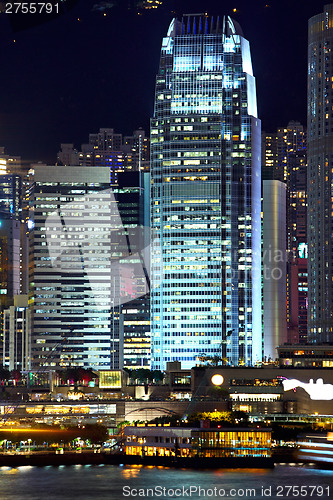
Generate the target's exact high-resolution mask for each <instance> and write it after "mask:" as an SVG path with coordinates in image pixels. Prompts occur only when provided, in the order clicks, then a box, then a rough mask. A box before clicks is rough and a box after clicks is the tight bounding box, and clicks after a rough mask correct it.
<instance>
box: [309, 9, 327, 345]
mask: <svg viewBox="0 0 333 500" xmlns="http://www.w3.org/2000/svg"><path fill="white" fill-rule="evenodd" d="M332 82H333V4H330V5H325V6H324V11H323V12H322V13H320V14H318V15H316V16H314V17H312V18H311V19H310V20H309V40H308V127H307V128H308V182H307V185H308V231H307V232H308V251H309V254H308V273H309V277H308V280H309V305H308V339H309V341H312V342H315V343H320V342H330V343H332V342H333V238H332V227H333V201H332V200H333V194H332V183H333V112H332V109H333V87H332V85H333V83H332Z"/></svg>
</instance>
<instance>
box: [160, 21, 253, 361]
mask: <svg viewBox="0 0 333 500" xmlns="http://www.w3.org/2000/svg"><path fill="white" fill-rule="evenodd" d="M260 134H261V125H260V120H258V118H257V104H256V90H255V78H254V76H253V72H252V63H251V55H250V45H249V42H248V41H247V40H246V39H245V38H244V37H243V33H242V30H241V28H240V26H239V25H238V24H237V23H236V22H234V21H233V20H231V19H230V18H229V17H228V18H224V19H223V20H220V18H217V19H214V18H208V17H206V16H198V15H188V16H184V18H183V19H182V20H181V21H180V20H177V19H174V20H173V21H172V23H171V25H170V27H169V30H168V34H167V36H166V37H165V38H164V39H163V43H162V50H161V60H160V68H159V72H158V75H157V80H156V94H155V110H154V117H153V119H152V122H151V159H152V203H151V206H152V228H153V242H154V243H153V246H152V249H153V251H152V267H151V272H152V276H151V277H152V281H151V285H152V287H151V331H152V367H153V368H157V369H158V368H160V369H164V368H165V366H166V363H167V362H168V361H174V360H179V361H181V362H182V367H183V368H191V367H192V366H193V365H195V363H196V361H197V358H198V357H200V356H201V355H204V356H212V357H213V356H222V358H223V359H224V362H228V363H232V364H238V363H240V364H243V363H245V364H249V365H251V364H254V363H256V362H257V361H260V360H261V359H262V331H261V279H260V273H261V261H260V258H261V256H260V253H261V242H260V241H261V231H260V227H261V221H260V212H261V207H260V183H261V168H260V141H261V138H260Z"/></svg>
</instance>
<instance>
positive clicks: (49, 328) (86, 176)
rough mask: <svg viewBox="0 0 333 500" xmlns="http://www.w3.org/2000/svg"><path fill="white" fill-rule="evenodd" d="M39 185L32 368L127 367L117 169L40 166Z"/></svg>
mask: <svg viewBox="0 0 333 500" xmlns="http://www.w3.org/2000/svg"><path fill="white" fill-rule="evenodd" d="M33 180H34V182H33V184H32V186H31V192H30V203H31V205H30V206H31V218H33V221H34V228H33V229H32V230H31V234H30V236H31V259H32V261H31V276H30V284H31V289H30V298H31V300H32V301H33V306H32V308H33V317H32V321H33V336H32V346H31V357H32V360H31V364H32V368H38V367H41V366H43V367H44V368H48V367H52V366H54V367H69V366H71V367H75V366H82V367H86V368H88V367H93V368H98V369H109V368H119V365H120V364H121V360H120V359H119V357H120V350H119V338H118V337H117V334H116V332H115V330H114V329H113V328H112V326H113V325H112V323H113V319H114V315H112V313H111V311H112V309H113V308H114V307H115V306H116V299H118V300H119V297H120V292H119V287H120V285H119V277H118V276H117V275H116V273H113V274H112V272H111V270H112V266H111V259H112V258H117V256H118V257H119V255H118V254H117V249H116V248H115V245H116V243H117V241H114V240H113V239H112V238H111V237H110V234H111V233H110V231H111V228H114V229H116V228H119V231H120V230H121V226H120V222H119V220H118V218H117V214H116V212H115V210H114V207H113V205H114V203H113V204H112V197H111V192H110V190H109V189H108V188H109V186H110V172H109V169H108V168H107V167H100V168H98V169H97V168H96V167H82V166H80V167H53V166H39V165H36V166H35V168H34V179H33ZM114 234H115V232H114ZM114 256H115V257H114Z"/></svg>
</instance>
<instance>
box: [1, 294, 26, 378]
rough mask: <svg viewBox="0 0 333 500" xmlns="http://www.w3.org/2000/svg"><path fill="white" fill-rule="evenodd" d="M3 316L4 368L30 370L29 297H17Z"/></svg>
mask: <svg viewBox="0 0 333 500" xmlns="http://www.w3.org/2000/svg"><path fill="white" fill-rule="evenodd" d="M3 314H4V319H3V331H2V366H4V367H5V368H7V369H8V370H18V371H25V370H29V369H30V342H31V311H30V310H29V307H28V295H15V296H14V303H13V305H11V306H10V307H9V308H8V309H6V310H5V311H4V313H3Z"/></svg>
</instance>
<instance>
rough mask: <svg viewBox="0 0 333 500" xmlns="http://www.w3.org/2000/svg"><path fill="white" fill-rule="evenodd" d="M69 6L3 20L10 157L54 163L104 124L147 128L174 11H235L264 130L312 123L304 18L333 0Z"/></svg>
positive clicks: (0, 136) (94, 1) (5, 141)
mask: <svg viewBox="0 0 333 500" xmlns="http://www.w3.org/2000/svg"><path fill="white" fill-rule="evenodd" d="M37 1H38V0H37ZM71 1H72V2H73V5H72V6H71V7H72V8H71V9H68V11H67V12H66V13H65V14H63V15H60V16H58V17H57V18H56V19H53V20H50V21H49V22H42V21H44V19H45V16H44V19H39V20H38V22H39V21H40V22H39V24H38V22H37V18H36V20H35V23H34V24H36V26H32V27H31V26H29V24H30V21H29V19H28V18H26V20H25V19H22V16H21V18H20V19H19V18H16V20H13V19H12V20H13V21H14V22H13V23H12V24H10V22H9V21H10V20H9V17H8V16H7V15H6V14H4V13H1V14H0V146H5V148H6V152H8V153H10V154H13V155H14V154H15V155H21V156H22V157H23V159H24V160H26V161H38V160H42V161H47V162H49V163H54V162H55V160H56V154H57V151H58V150H59V148H60V143H62V142H65V143H66V142H70V143H74V145H75V147H77V148H80V145H81V143H86V142H88V134H89V133H90V132H97V131H98V129H99V128H101V127H110V128H114V129H115V130H116V131H117V132H121V133H123V134H131V133H132V132H133V130H134V129H136V128H138V127H139V126H142V127H144V128H145V129H146V131H147V132H148V130H149V118H150V116H151V115H152V112H153V99H154V86H155V76H156V72H157V69H158V62H159V53H160V47H161V41H162V37H163V36H165V34H166V32H167V29H168V26H169V23H170V21H171V19H172V17H174V15H175V14H176V15H179V16H181V14H183V13H200V12H204V11H207V12H208V14H213V15H216V14H219V15H221V16H223V15H225V14H227V15H231V17H233V18H234V19H236V20H237V21H239V23H240V24H241V26H242V28H243V31H244V35H245V37H246V38H247V39H248V40H249V41H250V44H251V51H252V62H253V67H254V74H255V76H256V79H257V95H258V107H259V117H260V118H261V120H262V128H263V130H266V131H274V130H275V129H276V128H277V127H278V126H283V125H286V124H287V123H288V121H289V120H292V119H294V120H299V121H301V122H302V123H303V124H306V85H307V21H308V19H309V17H311V16H313V15H315V14H318V13H320V12H322V10H323V6H324V5H325V4H326V3H329V2H327V1H321V0H316V1H313V0H311V1H309V0H304V1H301V0H272V1H269V0H267V4H266V3H265V2H264V1H261V0H247V1H246V0H242V1H238V0H234V1H232V2H231V1H229V0H220V1H217V0H164V1H163V6H162V7H160V8H159V9H157V10H154V11H144V12H143V13H142V15H138V14H137V9H136V8H135V3H136V2H135V0H106V1H104V2H103V1H100V0H81V1H80V0H71ZM129 1H131V2H132V9H130V10H129V9H128V8H127V7H128V2H129ZM53 2H55V0H53ZM0 3H1V2H0ZM75 4H76V5H75ZM234 8H236V9H237V12H233V9H234ZM104 14H106V15H104ZM14 40H15V42H14Z"/></svg>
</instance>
